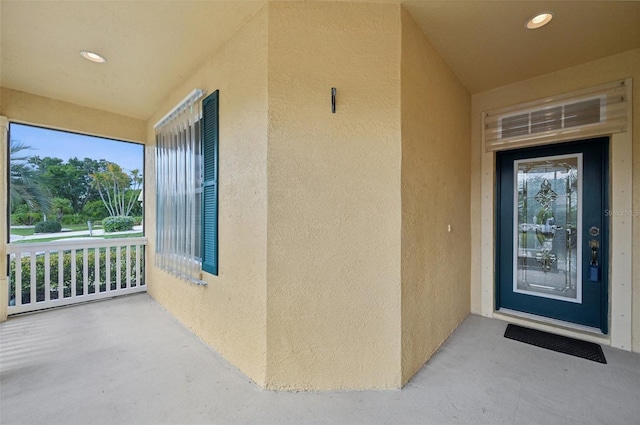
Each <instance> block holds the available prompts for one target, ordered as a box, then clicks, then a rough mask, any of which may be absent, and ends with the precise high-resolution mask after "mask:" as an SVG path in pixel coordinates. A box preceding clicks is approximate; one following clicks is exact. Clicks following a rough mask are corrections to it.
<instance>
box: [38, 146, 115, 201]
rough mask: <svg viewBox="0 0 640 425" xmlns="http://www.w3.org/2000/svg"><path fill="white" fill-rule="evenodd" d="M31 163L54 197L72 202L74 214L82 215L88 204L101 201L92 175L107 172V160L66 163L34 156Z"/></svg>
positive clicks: (72, 159)
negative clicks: (93, 184)
mask: <svg viewBox="0 0 640 425" xmlns="http://www.w3.org/2000/svg"><path fill="white" fill-rule="evenodd" d="M29 162H30V163H31V164H32V165H33V166H35V167H36V168H37V169H38V170H39V171H40V173H41V175H42V180H43V182H45V183H46V185H47V186H48V187H49V189H50V190H51V192H52V195H53V196H55V197H57V198H64V199H68V200H69V201H71V207H72V208H73V212H74V213H80V212H81V211H82V208H83V207H84V205H85V204H86V203H87V202H90V201H93V200H98V199H100V197H99V194H98V192H97V190H96V189H95V188H94V187H93V186H92V179H91V177H90V174H94V173H99V172H102V171H105V170H106V166H107V162H106V161H105V160H102V159H101V160H93V159H91V158H85V159H84V160H79V159H78V158H70V159H69V160H68V161H67V162H66V163H65V162H64V161H63V160H62V159H60V158H51V157H45V158H40V157H38V156H34V157H32V158H31V159H30V161H29Z"/></svg>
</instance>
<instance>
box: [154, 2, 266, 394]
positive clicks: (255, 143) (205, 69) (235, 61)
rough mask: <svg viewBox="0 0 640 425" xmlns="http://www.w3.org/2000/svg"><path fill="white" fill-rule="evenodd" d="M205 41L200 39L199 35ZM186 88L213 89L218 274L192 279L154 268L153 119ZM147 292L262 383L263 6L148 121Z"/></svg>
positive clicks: (168, 106)
mask: <svg viewBox="0 0 640 425" xmlns="http://www.w3.org/2000/svg"><path fill="white" fill-rule="evenodd" d="M205 42H206V41H205ZM194 88H201V89H205V90H207V92H208V93H212V92H214V91H215V90H220V98H219V102H220V159H219V161H220V164H219V167H220V180H219V194H220V195H219V196H220V199H221V202H220V206H219V232H220V233H219V264H220V268H219V276H212V275H209V274H206V273H205V275H204V279H205V280H206V281H207V282H208V285H207V286H196V285H194V284H190V283H187V282H184V281H181V280H178V279H175V278H174V277H172V276H170V275H169V274H167V273H165V272H163V271H160V270H159V269H157V268H156V267H154V249H155V248H154V247H155V213H154V211H155V196H154V192H155V190H154V188H155V181H154V179H155V176H154V171H153V170H154V144H155V141H154V139H155V137H154V130H153V125H154V124H155V123H156V122H157V121H158V120H159V119H160V118H161V117H162V116H163V115H164V114H165V113H167V112H168V111H169V110H170V109H171V108H172V107H173V106H174V105H175V104H177V103H178V102H179V101H180V100H181V99H182V98H183V97H184V96H186V95H187V94H188V93H189V92H191V90H193V89H194ZM147 137H148V141H149V147H148V148H147V152H146V153H147V155H146V158H147V164H146V165H147V188H148V189H147V190H146V191H145V195H146V196H145V203H146V205H147V209H146V211H147V216H146V217H145V220H146V226H145V228H146V229H147V237H148V239H149V247H148V248H149V249H148V250H147V253H148V262H147V272H148V279H147V282H148V292H149V294H151V296H152V297H154V298H155V299H156V300H157V301H158V302H160V303H161V304H162V305H163V306H164V307H165V308H166V309H167V310H168V311H170V312H171V313H172V314H173V315H174V316H176V317H177V318H178V320H180V321H181V322H182V323H183V324H185V325H186V326H187V327H189V328H190V329H191V330H192V331H193V332H194V333H195V334H196V335H198V336H199V337H200V338H202V339H203V340H204V341H205V342H206V343H207V344H209V345H211V346H212V347H213V348H214V349H215V350H217V351H218V352H219V353H220V354H222V356H224V357H225V358H226V359H227V360H229V361H230V362H231V363H232V364H233V365H235V366H237V367H238V368H239V369H240V370H241V371H242V372H244V373H245V374H246V375H248V376H249V377H250V378H251V379H253V380H254V381H255V382H256V383H257V384H259V385H264V383H265V350H266V323H265V321H266V311H265V310H266V270H267V265H266V247H267V239H266V238H267V234H266V230H267V222H266V220H267V192H266V190H267V183H266V181H267V10H266V8H263V9H262V10H260V11H259V12H258V13H257V14H255V15H254V16H253V17H252V18H251V19H250V21H249V22H247V24H246V25H244V26H243V27H242V28H241V29H240V30H239V31H238V32H237V33H236V34H235V35H234V36H233V37H232V38H231V39H230V40H228V42H227V43H226V44H225V45H224V46H223V47H221V49H220V50H219V51H217V52H216V53H215V55H214V56H213V57H211V58H209V59H208V60H207V61H206V63H205V64H204V66H202V67H201V68H200V69H199V70H198V71H197V72H195V73H194V75H193V76H191V77H189V78H187V79H185V81H184V83H183V84H182V85H181V86H180V87H178V88H176V89H175V90H174V91H173V92H172V93H171V94H170V95H169V96H168V97H167V98H166V100H165V102H164V103H163V104H162V105H160V106H159V108H158V110H157V112H156V113H155V114H154V115H153V116H152V117H151V119H150V120H149V121H148V134H147Z"/></svg>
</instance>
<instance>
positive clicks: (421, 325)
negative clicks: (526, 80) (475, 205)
mask: <svg viewBox="0 0 640 425" xmlns="http://www.w3.org/2000/svg"><path fill="white" fill-rule="evenodd" d="M401 75H402V84H401V86H402V380H403V383H404V382H406V381H407V380H409V379H410V378H411V377H412V376H413V375H414V374H415V372H416V371H417V370H418V369H419V368H420V367H421V366H422V365H423V364H424V362H425V361H427V360H428V359H429V357H430V356H431V355H432V354H433V353H434V352H435V350H436V349H437V348H438V347H439V346H440V344H442V342H444V340H445V339H446V338H447V337H448V336H449V334H451V332H453V330H454V329H455V328H456V327H457V326H458V324H459V323H460V322H461V321H462V320H463V319H464V318H465V317H466V315H467V314H468V313H469V304H470V301H469V278H470V276H469V268H470V257H471V251H470V243H469V231H470V230H469V224H470V217H469V196H470V171H471V168H470V162H469V161H470V145H469V142H470V137H471V136H470V131H471V128H470V125H471V122H470V120H471V115H470V114H471V96H470V95H469V93H468V92H467V90H466V89H465V88H464V87H463V86H462V84H461V83H460V81H458V79H457V78H456V76H455V75H454V74H453V72H452V71H451V69H450V68H449V67H448V65H447V64H446V63H445V62H444V60H443V59H442V58H441V56H440V55H439V54H438V52H437V51H436V50H435V48H434V47H433V46H432V45H431V43H430V42H429V40H428V39H427V38H426V37H425V35H424V33H423V32H422V31H421V29H420V28H419V27H418V25H417V24H416V22H415V21H414V20H413V18H412V17H411V15H410V14H409V13H408V12H407V11H406V10H403V12H402V74H401ZM449 225H450V226H451V231H450V232H449V231H448V226H449Z"/></svg>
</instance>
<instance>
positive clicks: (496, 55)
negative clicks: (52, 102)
mask: <svg viewBox="0 0 640 425" xmlns="http://www.w3.org/2000/svg"><path fill="white" fill-rule="evenodd" d="M0 1H1V3H0V14H1V19H0V25H1V28H0V35H1V37H2V39H1V43H0V78H1V80H0V84H1V85H2V86H4V87H8V88H12V89H15V90H21V91H25V92H29V93H35V94H38V95H41V96H45V97H50V98H54V99H60V100H64V101H67V102H71V103H76V104H80V105H84V106H89V107H93V108H98V109H102V110H106V111H110V112H115V113H120V114H123V115H128V116H131V117H135V118H140V119H148V118H149V117H150V116H151V114H152V113H153V112H154V111H155V108H156V105H158V104H159V103H160V102H161V101H162V100H163V98H164V97H165V96H166V95H167V94H168V93H170V92H171V91H172V89H173V88H175V87H177V86H178V85H179V84H180V82H181V81H182V80H183V79H184V78H186V77H187V76H189V75H190V74H191V73H192V72H193V71H195V70H196V69H198V67H199V66H200V65H201V64H202V63H204V62H205V61H206V60H207V59H208V58H209V57H211V56H212V55H213V54H214V52H215V51H216V50H217V49H218V48H219V47H220V46H221V45H222V44H223V43H224V42H225V41H226V40H227V39H229V38H230V37H231V36H232V35H233V33H234V32H235V31H237V30H238V28H240V27H241V26H242V25H243V23H244V22H246V21H247V20H248V19H249V18H250V16H251V15H252V14H254V13H255V12H257V11H258V10H259V9H260V7H262V5H264V3H265V2H264V1H247V0H231V1H218V0H215V1H214V0H211V1H185V0H183V1H177V0H170V1H158V0H153V1H89V0H84V1H17V0H0ZM376 1H379V0H376ZM382 1H383V2H401V3H403V4H404V5H405V6H406V7H407V9H408V10H409V11H410V12H411V14H412V15H413V16H414V18H415V19H416V21H417V22H418V23H419V25H420V26H421V28H422V29H423V31H424V32H425V34H426V35H427V36H428V37H429V39H430V40H431V41H432V43H433V44H434V45H435V47H436V48H437V49H438V50H439V52H440V53H441V54H442V55H443V57H444V58H445V60H446V61H447V62H448V63H449V65H450V66H451V68H452V69H453V71H454V72H455V73H456V74H457V75H458V77H459V78H460V80H461V81H462V83H463V84H464V85H465V86H466V87H467V89H468V90H469V91H470V92H471V93H478V92H481V91H484V90H488V89H491V88H495V87H499V86H502V85H505V84H509V83H512V82H515V81H520V80H523V79H527V78H531V77H535V76H537V75H541V74H545V73H548V72H553V71H555V70H559V69H563V68H567V67H569V66H573V65H577V64H580V63H585V62H589V61H592V60H595V59H598V58H601V57H605V56H609V55H612V54H616V53H621V52H624V51H627V50H631V49H634V48H640V2H637V1H483V0H474V1H455V0H448V1H426V0H425V1H401V0H382ZM544 10H552V11H553V12H554V13H555V19H554V20H553V21H552V22H551V23H550V24H549V25H548V26H547V27H544V28H542V29H539V30H535V31H530V30H526V29H525V28H524V23H525V21H526V20H527V19H528V18H530V17H531V16H533V15H534V14H535V13H536V12H539V11H544ZM83 49H87V50H93V51H96V52H98V53H101V54H102V55H104V56H106V57H107V60H108V62H107V64H106V65H103V66H98V65H96V64H93V63H90V62H88V61H86V60H84V59H82V58H81V57H80V55H79V54H78V52H79V51H80V50H83ZM177 51H179V52H180V54H179V55H175V52H177ZM169 52H171V53H169ZM178 57H179V60H177V59H176V58H178ZM157 70H162V71H157Z"/></svg>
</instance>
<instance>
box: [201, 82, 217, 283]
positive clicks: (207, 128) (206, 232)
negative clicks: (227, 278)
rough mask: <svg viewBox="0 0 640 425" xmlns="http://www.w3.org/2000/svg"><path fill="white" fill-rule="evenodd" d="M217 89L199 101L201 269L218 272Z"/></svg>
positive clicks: (213, 272)
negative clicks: (201, 186) (202, 168)
mask: <svg viewBox="0 0 640 425" xmlns="http://www.w3.org/2000/svg"><path fill="white" fill-rule="evenodd" d="M218 124H219V123H218V90H216V91H215V92H213V93H211V94H210V95H209V96H207V97H206V98H205V99H204V100H203V101H202V129H203V130H202V159H203V167H204V170H203V171H204V184H203V188H202V189H203V190H202V245H201V246H202V270H204V271H205V272H207V273H211V274H214V275H217V274H218V134H219V125H218Z"/></svg>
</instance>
